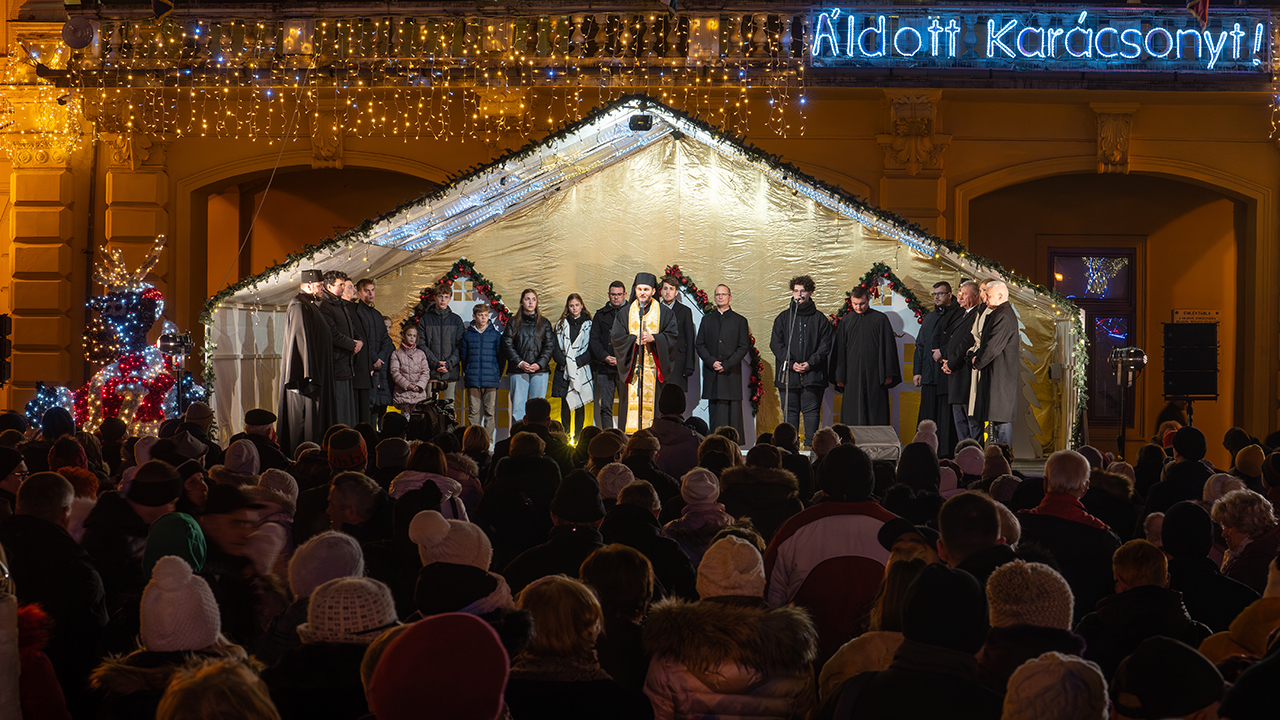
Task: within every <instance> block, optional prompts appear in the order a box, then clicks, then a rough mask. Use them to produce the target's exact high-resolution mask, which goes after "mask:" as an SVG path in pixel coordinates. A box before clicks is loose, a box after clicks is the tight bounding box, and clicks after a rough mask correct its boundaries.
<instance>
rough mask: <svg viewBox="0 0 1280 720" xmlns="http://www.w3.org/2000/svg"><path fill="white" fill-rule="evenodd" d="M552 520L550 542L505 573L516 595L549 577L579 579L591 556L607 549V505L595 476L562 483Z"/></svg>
mask: <svg viewBox="0 0 1280 720" xmlns="http://www.w3.org/2000/svg"><path fill="white" fill-rule="evenodd" d="M551 520H552V522H553V523H555V527H553V528H551V534H550V536H549V537H548V539H547V541H546V542H545V543H543V544H541V545H538V546H537V547H533V548H530V549H528V550H526V551H524V552H522V553H520V555H519V556H517V557H516V559H514V560H512V561H511V562H510V563H509V564H508V565H507V567H506V569H504V570H503V571H502V576H503V577H504V578H506V580H507V584H508V585H510V586H511V592H512V594H517V593H519V592H520V591H521V590H523V589H524V588H525V586H526V585H528V584H529V583H531V582H533V581H534V580H537V579H538V578H542V577H546V576H548V575H556V574H558V573H563V574H564V575H567V576H569V577H577V574H578V571H579V569H580V568H581V567H582V562H583V561H584V560H586V559H587V556H588V555H590V554H591V553H593V552H595V551H596V549H597V548H602V547H604V538H603V537H602V536H601V535H600V522H601V521H602V520H604V502H603V501H602V500H601V499H600V486H599V485H597V484H596V481H595V478H593V477H591V473H588V472H587V471H586V470H575V471H574V472H572V473H570V474H569V475H568V477H566V478H565V479H564V480H561V481H560V486H559V487H558V488H556V494H555V497H554V498H552V500H551Z"/></svg>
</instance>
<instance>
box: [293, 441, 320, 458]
mask: <svg viewBox="0 0 1280 720" xmlns="http://www.w3.org/2000/svg"><path fill="white" fill-rule="evenodd" d="M323 449H324V448H322V447H320V446H319V445H317V444H316V443H313V442H304V443H302V444H300V445H298V447H297V449H296V450H294V451H293V459H294V460H295V461H297V460H298V459H299V458H301V457H302V456H303V455H305V454H306V453H309V452H311V451H312V450H323Z"/></svg>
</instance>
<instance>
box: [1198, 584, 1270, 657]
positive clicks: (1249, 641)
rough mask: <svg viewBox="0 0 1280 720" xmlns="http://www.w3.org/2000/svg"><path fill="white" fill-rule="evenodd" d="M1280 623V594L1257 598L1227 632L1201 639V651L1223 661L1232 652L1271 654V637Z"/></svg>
mask: <svg viewBox="0 0 1280 720" xmlns="http://www.w3.org/2000/svg"><path fill="white" fill-rule="evenodd" d="M1277 627H1280V597H1264V598H1260V599H1258V600H1254V601H1253V603H1252V604H1250V605H1249V607H1247V608H1245V609H1244V612H1242V613H1240V615H1239V617H1237V618H1236V619H1235V621H1233V622H1232V623H1231V629H1230V630H1227V631H1226V632H1220V633H1214V634H1213V635H1210V636H1209V637H1207V638H1205V640H1204V642H1202V643H1200V654H1201V655H1204V656H1205V657H1207V658H1209V662H1212V663H1219V662H1222V661H1223V660H1226V659H1227V658H1229V657H1231V656H1232V655H1251V656H1253V657H1256V658H1262V657H1264V656H1266V654H1267V638H1268V637H1270V636H1271V632H1272V631H1273V630H1275V629H1276V628H1277Z"/></svg>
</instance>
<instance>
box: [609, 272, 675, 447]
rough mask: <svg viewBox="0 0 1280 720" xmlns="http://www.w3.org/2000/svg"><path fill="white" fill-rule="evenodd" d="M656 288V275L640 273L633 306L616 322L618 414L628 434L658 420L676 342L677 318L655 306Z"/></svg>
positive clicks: (624, 309)
mask: <svg viewBox="0 0 1280 720" xmlns="http://www.w3.org/2000/svg"><path fill="white" fill-rule="evenodd" d="M657 285H658V278H656V277H654V275H653V273H646V272H642V273H637V274H636V279H635V282H634V283H632V285H631V302H629V303H627V304H626V305H624V306H622V307H621V308H620V309H619V310H618V313H617V315H615V316H614V320H613V333H612V335H611V337H610V339H611V340H612V342H613V355H614V357H615V358H617V361H618V389H619V393H620V394H621V396H622V401H621V407H620V408H619V410H620V413H619V414H621V415H622V417H623V418H624V420H623V426H622V427H623V430H624V431H625V432H626V433H628V434H630V433H634V432H638V431H639V430H642V429H644V428H647V427H649V426H650V425H652V424H653V421H654V419H655V418H656V417H657V413H656V412H655V411H656V409H657V407H658V391H659V390H661V389H662V382H663V378H664V377H665V374H666V373H667V372H668V371H669V368H667V367H666V364H667V363H669V362H670V361H671V346H672V345H673V344H674V343H675V342H676V341H677V337H676V316H675V314H674V313H672V312H671V311H670V310H668V309H667V308H665V307H663V305H662V303H660V302H653V292H654V290H655V289H657ZM610 290H612V288H610ZM623 388H625V391H624V390H623Z"/></svg>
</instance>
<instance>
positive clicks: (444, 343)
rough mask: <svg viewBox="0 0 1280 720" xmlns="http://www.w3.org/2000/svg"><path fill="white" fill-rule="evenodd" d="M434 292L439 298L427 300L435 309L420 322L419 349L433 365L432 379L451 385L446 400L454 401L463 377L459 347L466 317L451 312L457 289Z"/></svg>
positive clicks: (431, 297) (431, 309)
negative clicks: (450, 307) (450, 304)
mask: <svg viewBox="0 0 1280 720" xmlns="http://www.w3.org/2000/svg"><path fill="white" fill-rule="evenodd" d="M432 290H434V291H435V294H433V295H430V296H429V297H428V298H427V299H428V300H429V301H430V302H431V307H429V308H427V311H426V312H424V313H423V314H422V319H421V320H419V321H418V347H420V348H422V352H424V353H426V355H427V362H428V363H430V364H431V378H432V379H433V380H444V381H445V382H447V383H448V384H449V386H448V387H447V388H445V397H447V398H450V399H452V398H453V397H454V393H455V392H457V387H458V378H460V377H462V371H461V369H460V368H459V361H460V360H461V358H462V351H461V349H460V348H459V346H458V343H459V341H461V340H462V333H463V331H464V329H465V328H463V326H462V317H461V316H459V315H458V314H457V313H455V312H454V311H452V310H450V309H449V302H450V301H451V300H453V287H452V286H441V287H435V288H432Z"/></svg>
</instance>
